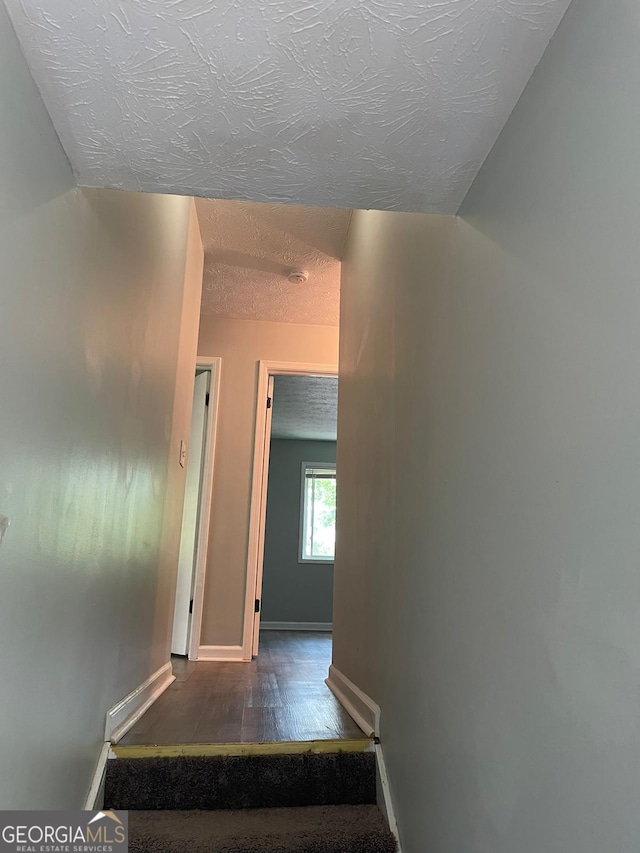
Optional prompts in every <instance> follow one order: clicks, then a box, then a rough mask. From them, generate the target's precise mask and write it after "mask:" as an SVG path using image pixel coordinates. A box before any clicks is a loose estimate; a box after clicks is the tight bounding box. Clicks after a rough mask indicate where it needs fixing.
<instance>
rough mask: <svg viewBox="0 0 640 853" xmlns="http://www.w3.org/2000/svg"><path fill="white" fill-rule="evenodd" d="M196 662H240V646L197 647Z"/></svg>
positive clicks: (241, 658)
mask: <svg viewBox="0 0 640 853" xmlns="http://www.w3.org/2000/svg"><path fill="white" fill-rule="evenodd" d="M198 660H209V661H216V660H217V661H225V660H227V661H234V660H236V661H241V660H244V658H243V657H242V646H199V647H198Z"/></svg>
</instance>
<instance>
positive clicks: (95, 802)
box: [82, 741, 111, 812]
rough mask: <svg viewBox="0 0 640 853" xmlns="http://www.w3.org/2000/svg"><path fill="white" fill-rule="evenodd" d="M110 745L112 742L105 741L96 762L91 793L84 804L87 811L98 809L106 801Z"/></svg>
mask: <svg viewBox="0 0 640 853" xmlns="http://www.w3.org/2000/svg"><path fill="white" fill-rule="evenodd" d="M110 746H111V744H110V743H108V741H105V742H104V743H103V744H102V748H101V749H100V755H99V756H98V763H97V764H96V769H95V770H94V771H93V776H92V777H91V785H90V786H89V793H88V794H87V798H86V800H85V801H84V805H83V806H82V809H83V811H85V812H92V811H95V810H96V809H100V808H102V805H103V801H104V778H105V776H106V774H107V759H108V757H109V748H110Z"/></svg>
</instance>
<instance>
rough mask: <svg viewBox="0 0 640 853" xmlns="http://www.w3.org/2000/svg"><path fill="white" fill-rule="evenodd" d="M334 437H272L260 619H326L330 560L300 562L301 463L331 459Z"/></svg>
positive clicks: (330, 602) (329, 603) (330, 588)
mask: <svg viewBox="0 0 640 853" xmlns="http://www.w3.org/2000/svg"><path fill="white" fill-rule="evenodd" d="M335 459H336V443H335V441H296V440H289V439H273V440H272V442H271V455H270V460H269V487H268V491H267V521H266V528H265V547H264V577H263V584H262V621H263V622H331V621H332V609H333V563H299V562H298V547H299V533H300V489H301V486H300V478H301V465H302V463H303V462H335Z"/></svg>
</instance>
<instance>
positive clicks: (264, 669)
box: [120, 631, 365, 745]
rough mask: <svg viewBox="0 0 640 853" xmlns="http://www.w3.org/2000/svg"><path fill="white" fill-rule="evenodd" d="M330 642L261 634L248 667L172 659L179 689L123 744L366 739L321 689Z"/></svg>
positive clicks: (325, 637) (326, 637)
mask: <svg viewBox="0 0 640 853" xmlns="http://www.w3.org/2000/svg"><path fill="white" fill-rule="evenodd" d="M330 663H331V634H328V633H311V632H294V631H263V632H262V633H261V635H260V653H259V655H258V657H257V658H255V659H254V660H253V661H252V662H251V663H208V662H204V661H203V662H200V661H197V662H192V661H187V660H185V659H183V658H173V672H174V675H175V676H176V680H175V681H174V683H173V684H172V685H171V686H170V687H169V689H168V690H166V691H165V692H164V693H163V694H162V695H161V696H160V697H159V699H158V700H157V701H156V702H155V703H154V704H153V705H152V706H151V708H150V709H149V710H148V711H147V712H146V714H144V715H143V716H142V717H141V718H140V719H139V720H138V722H137V723H136V724H135V725H134V726H133V728H132V729H130V731H129V732H128V733H127V734H126V735H125V736H124V737H123V738H122V740H121V741H120V743H121V744H123V745H124V744H136V745H138V744H189V743H254V742H263V741H272V742H273V741H275V742H278V741H307V740H329V739H334V738H335V739H356V738H365V735H364V734H363V732H362V731H361V730H360V729H359V728H358V727H357V726H356V724H355V723H354V722H353V720H352V719H351V717H349V715H348V714H347V713H346V711H344V709H343V708H342V706H341V705H340V704H339V703H338V701H337V699H336V698H335V697H334V695H333V694H332V693H331V691H330V690H329V688H328V687H327V686H326V684H325V683H324V679H325V678H326V677H327V672H328V670H329V664H330Z"/></svg>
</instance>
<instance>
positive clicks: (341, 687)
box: [325, 664, 380, 737]
mask: <svg viewBox="0 0 640 853" xmlns="http://www.w3.org/2000/svg"><path fill="white" fill-rule="evenodd" d="M325 683H326V685H327V687H328V688H329V690H330V691H331V692H332V693H333V695H334V696H335V697H336V699H337V700H338V702H340V704H341V705H342V707H343V708H344V709H345V711H346V712H347V713H348V714H349V716H350V717H352V719H353V720H354V721H355V722H356V723H357V724H358V726H359V727H360V728H361V729H362V731H363V732H364V733H365V734H366V735H368V736H369V737H378V736H379V734H380V706H379V705H377V704H376V703H375V702H374V701H373V699H371V697H370V696H367V694H366V693H363V692H362V690H360V688H359V687H356V685H355V684H354V683H353V681H350V680H349V679H348V678H347V677H346V675H343V674H342V673H341V672H340V670H339V669H337V668H336V667H335V666H334V665H333V664H331V666H330V667H329V677H328V678H327V679H326V682H325Z"/></svg>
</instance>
